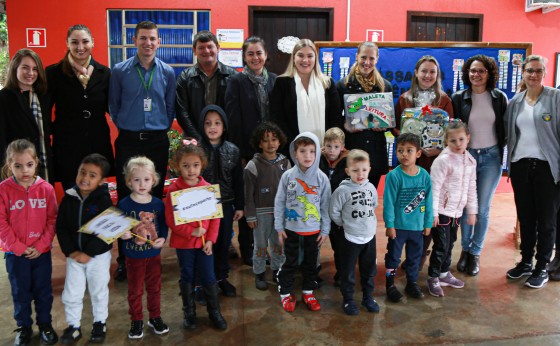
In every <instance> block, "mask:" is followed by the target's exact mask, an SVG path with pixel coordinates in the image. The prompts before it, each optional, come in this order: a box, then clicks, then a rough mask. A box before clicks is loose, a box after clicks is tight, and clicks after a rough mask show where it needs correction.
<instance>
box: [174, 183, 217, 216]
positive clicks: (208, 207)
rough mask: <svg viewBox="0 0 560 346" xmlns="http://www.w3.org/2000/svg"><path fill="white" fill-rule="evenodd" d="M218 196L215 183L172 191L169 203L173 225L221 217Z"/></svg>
mask: <svg viewBox="0 0 560 346" xmlns="http://www.w3.org/2000/svg"><path fill="white" fill-rule="evenodd" d="M220 197H221V195H220V186H219V185H217V184H215V185H210V186H199V187H193V188H190V189H184V190H179V191H173V192H172V193H171V205H172V206H173V218H174V219H175V225H176V226H179V225H183V224H185V223H189V222H193V221H201V220H207V219H216V218H221V217H223V216H224V214H223V211H222V204H221V203H220Z"/></svg>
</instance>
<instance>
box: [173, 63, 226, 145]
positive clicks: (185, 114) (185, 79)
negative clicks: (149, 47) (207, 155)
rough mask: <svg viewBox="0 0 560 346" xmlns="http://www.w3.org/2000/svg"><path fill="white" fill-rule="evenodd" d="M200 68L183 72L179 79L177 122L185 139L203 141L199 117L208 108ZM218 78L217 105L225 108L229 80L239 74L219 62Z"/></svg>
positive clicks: (176, 102) (176, 101)
mask: <svg viewBox="0 0 560 346" xmlns="http://www.w3.org/2000/svg"><path fill="white" fill-rule="evenodd" d="M200 73H201V72H200V70H199V69H198V67H197V66H196V65H195V66H191V67H189V68H187V69H185V70H184V71H183V72H181V75H180V76H179V78H178V79H177V97H176V99H175V111H176V113H177V122H178V123H179V125H180V126H181V128H182V129H183V134H184V136H185V137H192V138H196V139H197V140H201V138H202V137H201V135H202V132H203V131H202V128H199V127H198V122H197V117H198V115H199V114H200V111H201V110H202V109H203V108H204V106H206V102H205V99H206V90H205V88H204V82H203V81H202V77H201V75H200ZM216 73H217V75H216V78H218V90H217V91H216V103H215V104H216V105H218V106H220V107H222V108H224V107H225V101H224V97H225V94H226V86H227V82H228V80H229V78H230V77H231V76H233V75H234V74H236V73H237V70H235V69H233V68H231V67H229V66H227V65H224V64H222V63H221V62H218V70H216Z"/></svg>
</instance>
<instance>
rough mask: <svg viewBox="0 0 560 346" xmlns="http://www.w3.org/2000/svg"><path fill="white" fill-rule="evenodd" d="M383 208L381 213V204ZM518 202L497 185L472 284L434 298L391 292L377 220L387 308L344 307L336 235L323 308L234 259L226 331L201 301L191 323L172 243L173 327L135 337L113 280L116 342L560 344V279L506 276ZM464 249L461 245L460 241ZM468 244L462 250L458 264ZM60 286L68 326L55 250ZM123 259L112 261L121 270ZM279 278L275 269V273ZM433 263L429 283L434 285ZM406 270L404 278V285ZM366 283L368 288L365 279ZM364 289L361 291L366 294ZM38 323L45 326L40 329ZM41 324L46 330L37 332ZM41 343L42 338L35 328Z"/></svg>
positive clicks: (169, 318)
mask: <svg viewBox="0 0 560 346" xmlns="http://www.w3.org/2000/svg"><path fill="white" fill-rule="evenodd" d="M377 215H378V218H379V220H381V208H378V210H377ZM514 222H515V207H514V203H513V195H512V194H511V193H500V194H497V195H496V197H495V199H494V203H493V206H492V210H491V226H490V230H489V233H488V238H487V241H486V247H485V249H484V251H483V254H482V256H481V268H482V269H481V273H480V275H479V276H477V277H467V276H465V275H463V274H461V273H459V274H457V277H459V278H461V279H463V280H465V283H466V285H465V288H464V289H452V288H444V289H445V294H446V296H445V297H444V298H434V297H431V296H429V295H427V297H426V299H424V300H421V301H418V300H411V299H409V300H408V301H405V302H403V303H399V304H394V303H390V302H388V301H387V300H386V298H385V289H384V276H383V274H382V273H383V271H384V260H383V257H384V254H385V245H386V241H387V240H386V237H385V234H384V233H385V232H384V228H383V224H382V222H381V221H379V223H378V237H377V245H378V247H377V249H378V254H377V258H378V263H379V264H378V271H379V274H378V275H377V277H376V279H375V282H376V290H375V298H376V299H377V301H378V302H379V304H380V306H381V312H380V313H379V314H370V313H367V311H365V310H361V311H360V315H359V316H356V317H349V316H346V315H344V313H343V312H342V309H341V296H340V293H339V292H338V290H337V289H336V288H335V287H333V286H332V275H333V260H332V252H331V250H330V246H329V244H328V243H327V244H326V246H324V247H323V249H322V261H323V268H324V270H323V272H322V276H323V277H324V278H325V279H326V280H327V283H326V284H325V285H324V286H323V287H322V288H321V289H320V290H318V291H317V292H316V293H317V298H318V299H319V301H320V302H321V306H322V311H320V312H310V311H307V310H306V309H305V308H304V306H303V304H302V303H301V302H298V305H297V308H296V311H295V312H294V313H292V314H288V313H286V312H284V311H283V310H282V308H281V306H280V301H279V297H278V294H277V292H276V289H275V287H273V285H272V284H270V286H269V290H268V291H264V292H263V291H258V290H257V289H255V287H254V276H253V274H252V271H251V268H250V267H247V266H243V265H241V263H240V262H239V260H233V261H232V267H233V270H232V274H231V281H232V283H234V284H235V285H236V286H237V290H238V296H237V297H236V298H225V297H224V298H221V301H222V310H223V313H224V316H225V317H226V319H227V321H228V324H229V328H228V329H227V330H226V331H224V332H220V331H217V330H214V329H213V328H211V327H210V326H209V321H208V318H207V315H206V311H205V309H204V308H201V307H198V324H199V327H198V329H196V330H194V331H184V330H182V329H181V328H180V324H181V321H182V310H181V305H182V304H181V299H180V297H179V295H178V292H179V289H178V283H177V280H178V267H177V262H176V259H175V253H174V251H173V250H170V249H168V248H167V249H165V250H164V252H163V294H162V311H163V312H162V315H163V318H164V319H165V321H166V322H167V323H168V324H169V326H170V328H171V331H170V332H169V334H168V335H167V336H164V337H159V336H156V335H154V334H153V333H152V332H151V331H150V330H147V329H146V331H145V336H144V339H143V340H141V341H135V342H133V341H132V342H131V341H129V340H128V339H127V333H128V329H129V326H130V320H129V316H128V304H127V300H126V294H127V286H126V283H114V282H113V281H111V284H110V313H109V320H108V322H107V323H108V334H107V340H106V342H105V344H107V345H128V344H142V345H184V344H187V343H188V344H192V345H267V344H268V345H342V344H344V345H353V344H355V345H364V344H368V345H416V344H443V343H445V344H482V345H511V344H513V345H558V344H560V323H559V322H558V321H560V284H559V283H555V282H549V283H548V284H547V285H546V286H545V287H544V288H543V289H540V290H534V289H530V288H526V287H524V285H523V281H522V280H520V281H509V280H507V279H506V278H505V273H506V271H507V269H509V268H510V267H512V266H513V265H514V264H515V262H516V260H518V259H519V252H518V250H515V247H514V241H513V226H514ZM456 248H457V249H458V248H459V246H457V247H456ZM458 255H459V251H455V254H454V261H453V267H454V265H455V262H456V260H457V258H458ZM53 258H54V261H53V262H54V272H53V287H54V291H55V301H54V306H53V319H54V322H53V324H54V327H55V329H56V330H57V331H58V332H59V333H61V331H62V330H63V329H64V328H65V327H66V323H65V319H64V310H63V306H62V303H61V301H60V295H61V291H62V288H63V286H64V274H65V273H64V271H65V269H64V268H65V267H64V257H63V255H62V253H61V252H60V250H59V249H58V248H55V249H54V250H53ZM113 269H114V268H112V270H113ZM267 275H269V278H270V273H267ZM426 275H427V274H426V268H424V271H423V272H422V273H421V274H420V281H421V282H420V283H421V284H422V287H423V289H424V291H425V292H426V286H425V280H426ZM404 281H405V280H404V277H402V273H401V275H399V278H398V280H397V284H398V286H399V287H401V288H402V287H403V286H404V284H405V282H404ZM0 292H2V293H3V294H2V295H1V296H0V304H1V305H0V306H2V308H1V309H2V310H1V311H2V314H0V345H10V344H12V343H13V337H14V334H13V333H12V330H13V329H15V322H14V320H13V318H12V314H13V306H12V302H11V297H10V287H9V283H8V280H7V275H6V271H5V266H4V265H3V264H1V265H0ZM358 292H359V289H358ZM359 295H360V293H357V294H356V298H357V299H359V298H360V296H359ZM82 322H83V329H84V338H83V339H82V340H81V341H80V342H79V344H80V345H84V344H87V341H86V340H87V338H88V337H89V331H90V328H91V322H92V321H91V307H90V305H89V302H88V301H87V300H86V303H85V306H84V318H83V320H82ZM35 330H36V329H35ZM36 334H37V333H36ZM33 344H35V345H38V344H39V341H38V337H37V336H36V335H35V337H34V340H33Z"/></svg>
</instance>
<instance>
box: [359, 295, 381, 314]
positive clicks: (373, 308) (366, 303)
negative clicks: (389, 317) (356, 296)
mask: <svg viewBox="0 0 560 346" xmlns="http://www.w3.org/2000/svg"><path fill="white" fill-rule="evenodd" d="M362 306H363V307H365V308H366V309H367V311H369V312H379V310H380V309H379V304H377V302H376V301H375V299H373V298H372V297H367V298H364V299H362Z"/></svg>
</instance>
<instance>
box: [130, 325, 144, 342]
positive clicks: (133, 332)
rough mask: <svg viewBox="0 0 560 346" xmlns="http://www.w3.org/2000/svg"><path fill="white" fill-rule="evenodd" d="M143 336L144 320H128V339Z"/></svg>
mask: <svg viewBox="0 0 560 346" xmlns="http://www.w3.org/2000/svg"><path fill="white" fill-rule="evenodd" d="M143 337H144V321H132V322H130V331H129V332H128V338H129V339H141V338H143Z"/></svg>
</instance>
